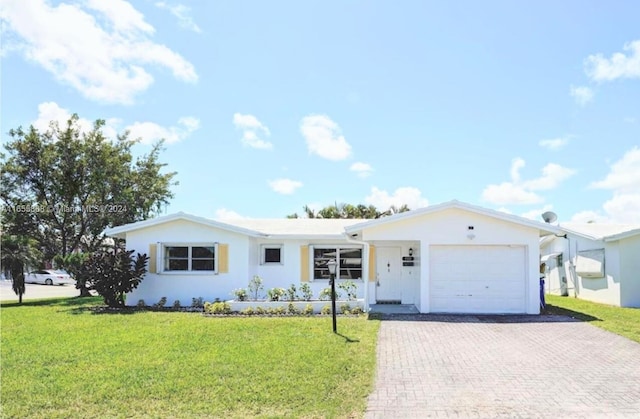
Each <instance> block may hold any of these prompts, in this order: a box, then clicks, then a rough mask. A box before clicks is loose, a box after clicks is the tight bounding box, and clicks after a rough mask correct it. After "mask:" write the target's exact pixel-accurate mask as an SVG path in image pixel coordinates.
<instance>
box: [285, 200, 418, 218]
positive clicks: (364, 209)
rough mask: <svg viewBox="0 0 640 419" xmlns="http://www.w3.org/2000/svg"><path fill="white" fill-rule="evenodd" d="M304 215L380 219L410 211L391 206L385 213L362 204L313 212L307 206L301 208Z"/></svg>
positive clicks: (335, 206) (293, 215)
mask: <svg viewBox="0 0 640 419" xmlns="http://www.w3.org/2000/svg"><path fill="white" fill-rule="evenodd" d="M302 209H303V211H304V215H303V216H305V217H307V218H380V217H386V216H388V215H393V214H397V213H400V212H406V211H410V208H409V207H408V206H407V205H406V204H404V205H401V206H400V207H396V206H394V205H392V206H391V207H389V209H387V210H386V211H380V210H378V209H377V208H376V207H375V206H373V205H364V204H357V205H352V204H338V203H335V204H334V205H329V206H327V207H324V208H322V209H320V210H317V211H316V210H314V209H312V208H311V207H309V206H308V205H305V206H304V207H303V208H302ZM287 218H300V216H299V215H298V213H294V214H290V215H287Z"/></svg>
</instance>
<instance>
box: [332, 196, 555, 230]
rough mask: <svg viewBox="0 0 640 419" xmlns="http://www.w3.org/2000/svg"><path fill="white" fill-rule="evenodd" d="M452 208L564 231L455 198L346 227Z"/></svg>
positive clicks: (530, 225) (361, 227)
mask: <svg viewBox="0 0 640 419" xmlns="http://www.w3.org/2000/svg"><path fill="white" fill-rule="evenodd" d="M451 208H456V209H462V210H466V211H470V212H473V213H476V214H480V215H486V216H488V217H492V218H497V219H499V220H503V221H507V222H512V223H515V224H520V225H524V226H527V227H532V228H536V229H538V230H540V232H541V233H543V232H544V233H546V234H557V233H560V232H562V230H561V229H560V228H558V227H556V226H553V225H550V224H545V223H540V222H538V221H534V220H529V219H528V218H524V217H519V216H517V215H512V214H507V213H504V212H501V211H495V210H492V209H488V208H483V207H479V206H476V205H471V204H467V203H465V202H461V201H457V200H453V201H449V202H445V203H442V204H437V205H431V206H428V207H423V208H418V209H415V210H411V211H407V212H402V213H399V214H394V215H390V216H388V217H383V218H377V219H375V220H371V221H365V222H363V223H358V224H354V225H351V226H346V227H345V231H346V232H347V234H349V233H355V232H358V231H361V230H363V229H365V228H367V227H371V226H378V225H383V224H387V223H393V222H396V221H399V220H404V219H407V218H412V217H417V216H420V215H425V214H431V213H435V212H439V211H443V210H447V209H451ZM546 234H542V235H546Z"/></svg>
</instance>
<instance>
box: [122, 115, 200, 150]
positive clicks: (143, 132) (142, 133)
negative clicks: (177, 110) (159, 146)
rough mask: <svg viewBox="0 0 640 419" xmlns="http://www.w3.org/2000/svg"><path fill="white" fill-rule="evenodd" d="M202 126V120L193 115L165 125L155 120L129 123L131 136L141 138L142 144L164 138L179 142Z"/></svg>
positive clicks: (167, 142)
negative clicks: (174, 123) (173, 123)
mask: <svg viewBox="0 0 640 419" xmlns="http://www.w3.org/2000/svg"><path fill="white" fill-rule="evenodd" d="M198 128H200V121H199V120H198V119H197V118H194V117H191V116H185V117H182V118H180V119H178V124H177V125H174V126H171V127H164V126H162V125H159V124H156V123H155V122H135V123H133V124H132V125H129V126H128V127H127V128H126V130H128V131H129V138H132V139H138V138H139V139H140V143H141V144H152V143H154V142H156V141H158V140H161V139H164V140H165V142H166V144H172V143H177V142H179V141H182V140H184V139H185V138H187V137H188V136H189V135H191V134H192V133H193V132H194V131H196V130H197V129H198Z"/></svg>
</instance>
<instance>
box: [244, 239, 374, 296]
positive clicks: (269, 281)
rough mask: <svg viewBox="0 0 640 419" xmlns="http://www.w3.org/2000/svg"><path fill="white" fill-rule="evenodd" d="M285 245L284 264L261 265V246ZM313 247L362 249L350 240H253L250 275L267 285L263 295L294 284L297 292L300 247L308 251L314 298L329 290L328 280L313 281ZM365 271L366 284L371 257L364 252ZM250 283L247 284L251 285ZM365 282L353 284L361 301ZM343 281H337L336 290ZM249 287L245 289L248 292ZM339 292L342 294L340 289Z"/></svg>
mask: <svg viewBox="0 0 640 419" xmlns="http://www.w3.org/2000/svg"><path fill="white" fill-rule="evenodd" d="M265 244H267V245H282V253H281V255H282V263H281V264H272V263H270V264H262V263H261V262H262V245H265ZM314 245H329V246H331V245H338V246H359V245H358V244H354V243H350V242H348V241H347V240H293V239H288V240H270V239H261V238H251V240H250V241H249V246H250V252H249V253H250V258H249V272H250V277H249V278H248V279H250V278H252V277H253V275H259V276H260V277H261V278H262V280H263V284H264V287H265V289H264V291H263V294H266V292H267V289H268V288H275V287H281V288H285V289H287V288H289V286H290V285H291V284H294V285H295V286H296V288H299V287H300V285H301V278H300V275H301V266H300V263H301V260H300V248H301V246H308V247H309V252H310V253H309V265H310V266H309V270H310V273H309V282H307V283H308V284H309V285H310V286H311V290H312V291H313V295H314V298H317V296H318V294H319V293H320V291H321V290H322V289H324V288H327V287H328V286H329V281H328V280H326V279H325V280H322V279H316V280H314V279H313V255H312V254H311V252H312V250H311V248H312V247H313V246H314ZM362 259H363V261H362V270H363V273H364V274H363V276H364V277H365V280H366V275H367V267H368V257H367V255H366V254H365V252H364V251H363V257H362ZM248 279H247V282H248ZM365 280H362V279H361V280H352V282H353V283H354V284H356V286H357V295H358V298H364V282H365ZM342 282H345V281H344V280H341V279H338V280H336V286H338V285H339V284H340V283H342ZM246 286H247V283H245V284H244V285H242V287H245V288H246ZM338 292H340V290H339V289H338Z"/></svg>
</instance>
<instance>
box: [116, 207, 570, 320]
mask: <svg viewBox="0 0 640 419" xmlns="http://www.w3.org/2000/svg"><path fill="white" fill-rule="evenodd" d="M560 232H561V230H559V229H558V228H557V227H555V226H552V225H549V224H545V223H541V222H536V221H532V220H529V219H526V218H522V217H518V216H514V215H510V214H506V213H503V212H498V211H494V210H489V209H486V208H482V207H478V206H474V205H470V204H466V203H463V202H459V201H450V202H447V203H444V204H439V205H433V206H429V207H425V208H420V209H416V210H413V211H409V212H405V213H400V214H396V215H392V216H389V217H384V218H380V219H375V220H358V219H306V218H298V219H241V220H225V221H224V222H223V221H215V220H210V219H207V218H202V217H197V216H194V215H189V214H185V213H177V214H172V215H167V216H162V217H158V218H155V219H152V220H146V221H141V222H137V223H133V224H128V225H123V226H118V227H114V228H110V229H108V230H107V231H106V234H107V235H109V236H111V237H118V238H122V239H125V240H126V244H127V248H128V249H133V250H135V251H136V252H140V253H147V254H149V255H150V261H149V264H148V271H149V272H148V273H147V274H146V277H145V279H144V281H143V282H142V283H141V285H140V286H139V287H138V288H137V289H136V290H134V291H133V292H131V293H130V294H129V295H128V296H127V304H128V305H135V304H136V303H137V302H138V300H140V299H142V300H144V301H145V302H146V303H147V304H153V303H155V302H157V301H158V300H160V298H161V297H167V300H168V301H169V302H172V301H174V300H180V301H181V302H182V303H183V304H184V305H189V304H190V302H191V299H192V298H194V297H195V298H197V297H203V298H204V299H205V300H206V301H213V300H215V299H220V300H229V299H232V298H233V290H234V289H237V288H244V287H246V286H247V284H248V282H249V280H250V279H251V278H252V277H253V276H254V275H259V276H260V277H261V278H262V279H263V281H264V286H265V290H266V289H268V288H273V287H282V288H287V287H288V286H289V285H290V284H295V285H296V286H298V285H299V284H300V283H308V284H309V285H310V286H311V288H312V290H313V292H314V295H315V296H317V295H318V294H319V292H320V291H321V290H322V289H324V288H326V287H327V286H328V279H329V270H328V268H327V262H328V261H329V260H331V259H335V260H336V261H337V262H338V269H337V272H339V274H338V275H337V276H338V283H339V282H340V281H345V280H351V281H353V282H355V283H356V284H357V288H358V297H359V298H363V299H364V301H365V308H367V307H368V305H370V304H376V303H387V304H394V303H402V304H410V305H414V306H415V307H416V309H417V310H418V311H419V312H421V313H527V314H538V313H539V311H540V294H539V265H540V238H541V237H544V236H554V235H556V234H559V233H560Z"/></svg>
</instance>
